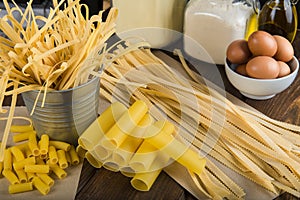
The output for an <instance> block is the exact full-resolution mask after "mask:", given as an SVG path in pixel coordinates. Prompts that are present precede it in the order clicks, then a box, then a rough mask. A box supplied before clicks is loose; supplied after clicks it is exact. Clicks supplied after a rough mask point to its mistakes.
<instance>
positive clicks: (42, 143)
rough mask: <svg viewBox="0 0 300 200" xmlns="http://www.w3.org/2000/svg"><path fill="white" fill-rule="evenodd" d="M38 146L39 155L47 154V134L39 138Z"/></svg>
mask: <svg viewBox="0 0 300 200" xmlns="http://www.w3.org/2000/svg"><path fill="white" fill-rule="evenodd" d="M39 144H40V152H41V154H42V155H46V154H47V153H48V146H49V136H48V135H47V134H43V135H42V136H41V140H40V141H39Z"/></svg>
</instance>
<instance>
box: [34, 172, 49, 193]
mask: <svg viewBox="0 0 300 200" xmlns="http://www.w3.org/2000/svg"><path fill="white" fill-rule="evenodd" d="M32 183H33V185H34V187H35V188H36V189H37V190H38V191H39V192H40V193H41V194H43V195H46V194H48V193H49V192H50V187H49V185H47V184H46V183H44V182H43V181H42V180H41V179H40V178H39V177H37V176H35V177H34V178H33V180H32Z"/></svg>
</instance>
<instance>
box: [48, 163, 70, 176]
mask: <svg viewBox="0 0 300 200" xmlns="http://www.w3.org/2000/svg"><path fill="white" fill-rule="evenodd" d="M49 166H50V169H51V170H52V172H53V173H54V174H55V175H56V176H57V177H58V178H59V179H63V178H65V177H66V176H67V172H66V171H65V170H63V169H62V168H60V167H59V166H58V165H57V164H54V165H49Z"/></svg>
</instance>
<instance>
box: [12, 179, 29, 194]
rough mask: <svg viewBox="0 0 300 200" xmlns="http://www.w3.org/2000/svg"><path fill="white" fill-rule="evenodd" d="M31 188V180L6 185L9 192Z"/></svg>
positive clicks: (13, 192)
mask: <svg viewBox="0 0 300 200" xmlns="http://www.w3.org/2000/svg"><path fill="white" fill-rule="evenodd" d="M32 190H33V184H32V182H28V183H20V184H15V185H9V186H8V192H9V194H15V193H21V192H28V191H32Z"/></svg>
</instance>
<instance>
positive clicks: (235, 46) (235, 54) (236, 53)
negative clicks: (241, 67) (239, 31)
mask: <svg viewBox="0 0 300 200" xmlns="http://www.w3.org/2000/svg"><path fill="white" fill-rule="evenodd" d="M226 57H227V59H228V60H229V61H230V62H231V63H234V64H243V63H246V62H248V60H249V58H250V57H251V52H250V50H249V48H248V43H247V41H246V40H243V39H240V40H235V41H233V42H231V43H230V44H229V45H228V47H227V50H226Z"/></svg>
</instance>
